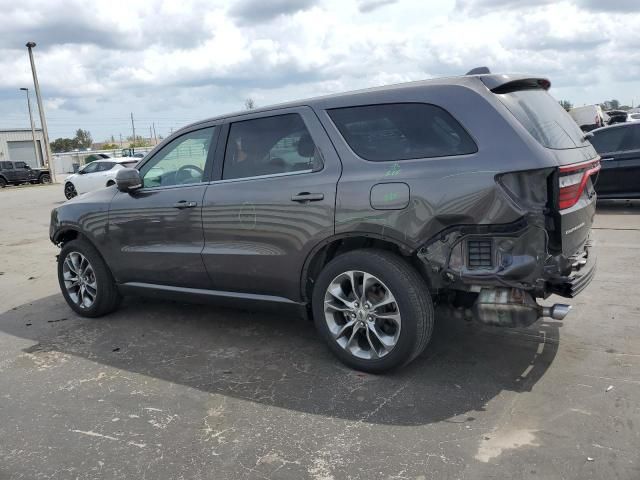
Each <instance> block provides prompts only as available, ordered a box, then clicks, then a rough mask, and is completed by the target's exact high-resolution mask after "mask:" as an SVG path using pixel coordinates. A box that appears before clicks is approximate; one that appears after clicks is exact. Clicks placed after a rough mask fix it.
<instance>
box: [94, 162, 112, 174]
mask: <svg viewBox="0 0 640 480" xmlns="http://www.w3.org/2000/svg"><path fill="white" fill-rule="evenodd" d="M114 165H115V163H114V162H100V165H99V166H98V172H107V171H109V170H111V169H112V168H113V166H114Z"/></svg>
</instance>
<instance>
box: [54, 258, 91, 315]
mask: <svg viewBox="0 0 640 480" xmlns="http://www.w3.org/2000/svg"><path fill="white" fill-rule="evenodd" d="M62 277H63V279H64V288H65V289H66V290H67V294H68V295H69V298H70V299H71V301H72V302H73V303H75V304H76V305H78V306H79V307H80V308H83V309H86V308H91V306H92V305H93V304H94V303H95V301H96V296H97V293H98V284H97V281H96V274H95V272H94V270H93V267H92V266H91V263H89V260H87V257H85V256H84V255H83V254H81V253H80V252H69V253H68V254H67V256H66V257H65V259H64V264H63V265H62Z"/></svg>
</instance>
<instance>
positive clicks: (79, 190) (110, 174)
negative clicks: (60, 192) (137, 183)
mask: <svg viewBox="0 0 640 480" xmlns="http://www.w3.org/2000/svg"><path fill="white" fill-rule="evenodd" d="M139 161H140V159H139V158H132V157H124V158H108V159H102V160H95V161H93V162H91V163H88V164H86V165H85V166H84V167H82V168H81V169H80V170H79V171H78V173H74V174H73V175H69V176H68V177H67V178H66V180H65V181H64V196H65V197H67V199H70V198H73V197H75V196H76V195H81V194H83V193H86V192H91V191H92V190H98V189H99V188H104V187H108V186H110V185H114V184H115V183H116V173H118V170H120V169H121V168H133V167H135V166H136V164H137V163H138V162H139Z"/></svg>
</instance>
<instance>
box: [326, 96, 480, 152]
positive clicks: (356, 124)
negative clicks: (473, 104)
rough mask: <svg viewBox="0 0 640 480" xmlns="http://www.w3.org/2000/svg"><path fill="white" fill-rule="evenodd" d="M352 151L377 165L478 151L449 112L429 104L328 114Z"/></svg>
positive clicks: (380, 106)
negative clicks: (388, 161)
mask: <svg viewBox="0 0 640 480" xmlns="http://www.w3.org/2000/svg"><path fill="white" fill-rule="evenodd" d="M328 113H329V116H330V117H331V119H332V120H333V122H334V123H335V124H336V127H337V128H338V130H339V131H340V133H341V134H342V136H343V137H344V139H345V140H346V142H347V143H348V144H349V146H350V147H351V149H352V150H353V151H354V152H355V153H356V154H357V155H358V156H360V157H362V158H364V159H365V160H371V161H374V162H382V161H387V160H391V161H396V160H409V159H413V158H431V157H448V156H452V155H466V154H469V153H475V152H477V151H478V147H477V146H476V144H475V142H474V141H473V140H472V139H471V137H470V136H469V134H468V133H467V132H466V131H465V129H464V128H462V125H460V124H459V123H458V122H457V121H456V120H455V119H454V118H453V117H452V116H451V115H450V114H449V113H448V112H446V111H445V110H443V109H442V108H440V107H436V106H435V105H428V104H426V103H393V104H382V105H367V106H362V107H347V108H337V109H333V110H329V111H328Z"/></svg>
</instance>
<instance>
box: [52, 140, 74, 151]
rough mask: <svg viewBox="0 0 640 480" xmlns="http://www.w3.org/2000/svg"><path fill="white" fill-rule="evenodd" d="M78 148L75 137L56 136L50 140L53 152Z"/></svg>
mask: <svg viewBox="0 0 640 480" xmlns="http://www.w3.org/2000/svg"><path fill="white" fill-rule="evenodd" d="M76 148H78V142H77V141H76V139H75V138H56V139H55V140H54V141H53V142H51V151H52V152H54V153H63V152H71V151H73V150H75V149H76Z"/></svg>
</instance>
